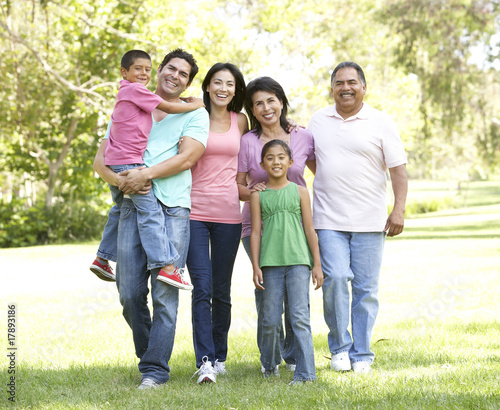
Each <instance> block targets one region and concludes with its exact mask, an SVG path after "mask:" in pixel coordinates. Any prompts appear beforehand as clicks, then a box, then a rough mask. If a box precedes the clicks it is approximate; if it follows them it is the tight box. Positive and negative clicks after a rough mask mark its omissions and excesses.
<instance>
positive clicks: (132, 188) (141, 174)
mask: <svg viewBox="0 0 500 410" xmlns="http://www.w3.org/2000/svg"><path fill="white" fill-rule="evenodd" d="M145 170H146V167H139V168H133V169H127V170H125V171H123V172H120V174H119V175H120V176H121V177H123V179H122V182H121V184H120V186H119V187H118V188H120V191H122V192H123V193H124V194H137V193H140V194H143V193H147V192H149V190H150V189H151V181H150V180H149V179H148V177H147V175H146V172H145Z"/></svg>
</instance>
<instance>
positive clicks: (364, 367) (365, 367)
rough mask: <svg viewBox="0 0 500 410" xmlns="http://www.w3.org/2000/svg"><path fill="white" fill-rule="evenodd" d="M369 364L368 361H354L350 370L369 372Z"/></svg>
mask: <svg viewBox="0 0 500 410" xmlns="http://www.w3.org/2000/svg"><path fill="white" fill-rule="evenodd" d="M371 366H372V365H371V363H370V362H354V363H353V364H352V370H353V372H354V373H370V370H371Z"/></svg>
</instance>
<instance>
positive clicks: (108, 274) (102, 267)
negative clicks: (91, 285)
mask: <svg viewBox="0 0 500 410" xmlns="http://www.w3.org/2000/svg"><path fill="white" fill-rule="evenodd" d="M90 270H91V271H92V272H94V273H95V274H96V276H97V277H98V278H99V279H102V280H105V281H106V282H116V276H115V274H114V272H113V268H111V266H110V265H109V263H101V262H99V259H97V258H96V260H95V261H94V262H92V265H90Z"/></svg>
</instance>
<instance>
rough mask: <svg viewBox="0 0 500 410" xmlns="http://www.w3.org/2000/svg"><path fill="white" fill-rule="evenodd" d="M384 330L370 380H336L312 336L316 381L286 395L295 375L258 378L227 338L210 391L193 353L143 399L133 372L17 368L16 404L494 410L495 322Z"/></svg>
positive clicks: (345, 376) (498, 327)
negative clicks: (223, 365) (222, 364)
mask: <svg viewBox="0 0 500 410" xmlns="http://www.w3.org/2000/svg"><path fill="white" fill-rule="evenodd" d="M388 330H390V331H392V332H393V333H394V334H395V335H396V337H392V336H389V338H388V339H383V340H381V341H380V342H378V343H377V342H376V341H374V343H372V348H373V350H374V351H375V354H376V361H375V363H374V365H373V371H372V372H371V373H370V374H368V375H359V374H354V373H352V372H348V373H335V372H333V371H332V370H331V369H330V362H329V360H328V359H325V358H324V357H323V354H324V353H326V352H328V342H327V335H326V334H315V335H314V345H315V349H316V351H315V353H316V372H317V377H318V380H317V382H315V383H312V384H306V385H298V386H289V385H288V383H289V382H290V381H291V380H292V377H293V374H292V373H291V372H290V371H288V370H286V368H285V366H283V365H282V366H281V367H280V373H281V377H280V378H275V377H273V378H271V379H263V377H262V374H261V372H260V364H259V360H258V352H257V350H256V347H255V340H254V337H255V335H254V334H253V333H251V332H249V333H248V335H239V336H238V337H235V338H234V339H233V342H232V345H231V346H230V359H228V362H227V363H228V364H227V370H228V375H225V376H219V377H218V378H217V384H211V385H197V384H196V375H195V376H194V378H193V373H194V371H195V368H194V355H192V354H191V353H190V354H183V355H174V358H173V360H171V366H172V371H171V379H170V381H169V382H168V383H167V384H166V385H165V386H162V387H159V388H156V389H151V390H148V391H142V390H138V389H137V386H138V385H139V383H140V374H139V371H138V369H137V366H136V365H135V364H130V365H123V364H118V363H117V364H113V363H110V364H108V365H96V366H88V365H85V364H81V365H80V364H77V365H73V366H70V367H69V368H65V369H37V368H32V367H31V368H30V367H23V366H19V368H18V373H17V374H18V389H17V395H18V402H17V404H18V406H19V407H22V408H27V407H31V408H50V409H58V408H104V407H108V408H116V409H122V408H123V409H163V408H168V409H172V408H175V409H178V408H182V409H191V408H193V409H198V408H204V409H212V408H214V409H236V408H245V409H246V408H250V409H267V408H273V409H274V408H286V409H290V408H293V409H313V408H342V409H344V408H346V409H347V408H370V409H381V408H383V409H385V408H391V409H392V408H405V409H406V408H415V409H416V408H419V409H420V408H495V403H498V400H499V399H500V397H499V389H498V387H499V379H498V375H499V374H500V357H499V356H498V354H497V353H498V348H499V343H500V342H499V340H500V339H499V338H498V334H499V332H500V324H499V323H490V322H469V323H450V324H443V323H428V324H426V326H424V327H420V328H418V327H416V326H415V322H414V321H404V322H399V323H395V324H394V325H391V326H390V327H389V328H388ZM247 336H248V337H247ZM131 354H132V352H131ZM325 355H326V354H325ZM127 359H129V358H127Z"/></svg>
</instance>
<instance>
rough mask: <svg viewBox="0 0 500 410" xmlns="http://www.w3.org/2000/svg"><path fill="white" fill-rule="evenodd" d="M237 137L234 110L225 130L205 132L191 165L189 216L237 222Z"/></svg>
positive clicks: (239, 137)
mask: <svg viewBox="0 0 500 410" xmlns="http://www.w3.org/2000/svg"><path fill="white" fill-rule="evenodd" d="M240 139H241V134H240V130H239V128H238V115H237V114H236V113H234V112H231V126H230V128H229V130H228V131H227V132H225V133H223V134H216V133H214V132H212V131H210V132H209V134H208V142H207V147H206V149H205V152H204V153H203V155H202V157H201V158H200V159H199V160H198V162H197V163H196V164H195V166H194V167H193V168H192V169H191V172H192V175H193V186H192V188H191V216H190V218H191V219H192V220H195V221H204V222H219V223H230V224H236V223H241V212H240V200H239V196H238V186H237V184H236V174H237V172H238V153H239V151H240Z"/></svg>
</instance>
